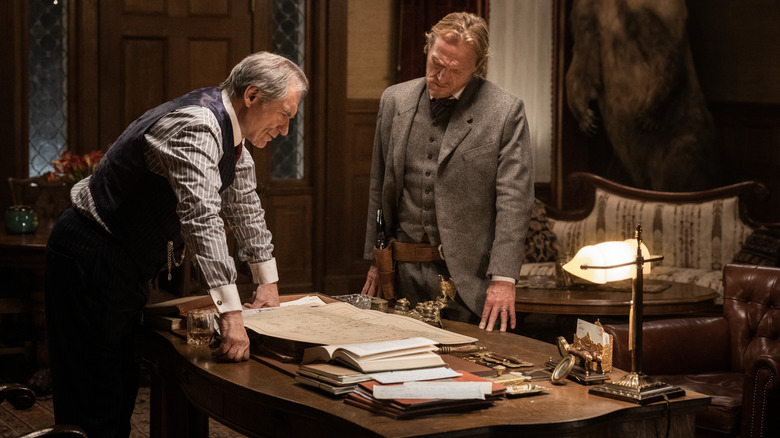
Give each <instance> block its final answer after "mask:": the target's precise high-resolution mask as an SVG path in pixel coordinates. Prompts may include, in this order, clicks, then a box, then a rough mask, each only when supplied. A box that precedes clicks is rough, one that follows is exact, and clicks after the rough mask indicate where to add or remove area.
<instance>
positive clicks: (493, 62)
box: [487, 0, 553, 182]
mask: <svg viewBox="0 0 780 438" xmlns="http://www.w3.org/2000/svg"><path fill="white" fill-rule="evenodd" d="M489 18H490V20H489V26H490V51H491V53H492V57H491V59H490V62H489V64H488V74H487V78H488V79H489V80H490V81H491V82H494V83H496V84H497V85H499V86H501V87H502V88H504V89H506V90H508V91H509V92H511V93H512V94H514V95H516V96H518V97H520V98H521V99H523V102H524V103H525V111H526V116H527V118H528V124H529V129H530V131H531V144H532V147H533V157H534V169H535V174H536V175H535V180H536V182H550V180H551V160H552V119H553V108H552V99H553V94H552V87H553V83H552V81H553V74H552V60H553V47H552V45H553V2H551V1H550V0H523V1H515V0H491V1H490V17H489Z"/></svg>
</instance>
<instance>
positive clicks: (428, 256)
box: [393, 241, 444, 262]
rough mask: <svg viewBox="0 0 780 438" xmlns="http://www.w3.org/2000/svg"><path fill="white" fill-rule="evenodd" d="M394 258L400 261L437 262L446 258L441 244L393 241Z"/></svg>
mask: <svg viewBox="0 0 780 438" xmlns="http://www.w3.org/2000/svg"><path fill="white" fill-rule="evenodd" d="M393 259H395V260H396V261H399V262H437V261H439V260H444V252H443V251H442V248H441V245H439V246H431V245H428V244H425V243H401V242H397V241H396V242H393Z"/></svg>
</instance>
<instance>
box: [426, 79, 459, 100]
mask: <svg viewBox="0 0 780 438" xmlns="http://www.w3.org/2000/svg"><path fill="white" fill-rule="evenodd" d="M467 85H468V82H466V85H464V86H463V87H462V88H461V89H460V90H458V91H456V92H455V93H453V94H452V96H450V97H451V98H453V99H456V100H457V99H460V95H461V94H463V90H465V89H466V86H467ZM428 97H431V93H428ZM431 100H433V98H432V97H431Z"/></svg>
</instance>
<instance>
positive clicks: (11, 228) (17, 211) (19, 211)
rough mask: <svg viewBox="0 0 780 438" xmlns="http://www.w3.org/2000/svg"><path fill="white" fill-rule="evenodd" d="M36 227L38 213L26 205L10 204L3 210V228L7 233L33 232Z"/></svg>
mask: <svg viewBox="0 0 780 438" xmlns="http://www.w3.org/2000/svg"><path fill="white" fill-rule="evenodd" d="M37 228H38V215H37V214H35V210H34V209H33V208H32V207H30V206H27V205H12V206H10V207H8V209H7V210H6V211H5V229H6V231H8V234H23V233H34V232H35V230H36V229H37Z"/></svg>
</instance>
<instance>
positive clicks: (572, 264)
mask: <svg viewBox="0 0 780 438" xmlns="http://www.w3.org/2000/svg"><path fill="white" fill-rule="evenodd" d="M636 245H637V241H636V239H628V240H625V241H623V242H603V243H599V244H597V245H589V246H586V247H583V248H582V249H580V250H579V251H578V252H577V254H576V255H575V256H574V258H572V259H571V260H570V261H569V263H566V264H565V265H563V269H564V270H566V271H567V272H569V273H571V274H573V275H576V276H577V277H580V278H583V279H585V280H588V281H590V282H593V283H599V284H603V283H607V282H610V281H619V280H625V279H628V278H635V277H636V271H637V266H636V264H632V263H633V262H634V261H635V260H636V258H637V257H636V254H637V251H636ZM642 257H643V258H648V257H650V251H648V250H647V246H645V244H644V243H643V244H642ZM623 264H626V266H618V267H614V268H609V269H603V268H604V267H609V266H615V265H623ZM583 266H585V269H583ZM597 267H601V269H592V268H597ZM649 273H650V263H647V264H645V265H644V266H643V267H642V274H644V275H646V274H649Z"/></svg>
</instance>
